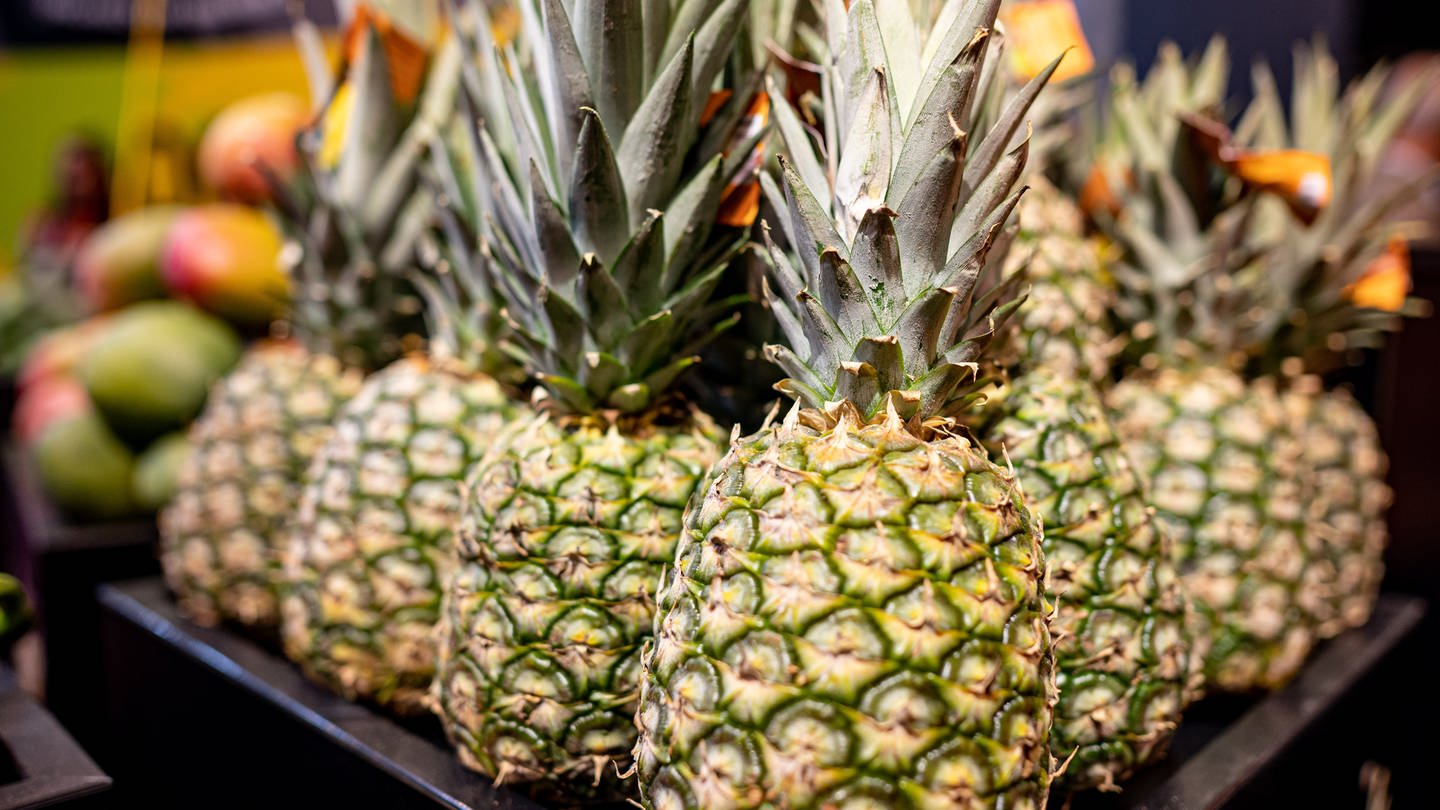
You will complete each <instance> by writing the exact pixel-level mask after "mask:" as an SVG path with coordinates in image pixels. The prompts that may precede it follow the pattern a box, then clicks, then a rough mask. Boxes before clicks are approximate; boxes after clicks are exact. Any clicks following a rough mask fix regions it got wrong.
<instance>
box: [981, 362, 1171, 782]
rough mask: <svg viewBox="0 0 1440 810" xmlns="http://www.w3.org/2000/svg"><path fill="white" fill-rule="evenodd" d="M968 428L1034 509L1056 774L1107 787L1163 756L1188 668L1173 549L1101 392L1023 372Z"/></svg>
mask: <svg viewBox="0 0 1440 810" xmlns="http://www.w3.org/2000/svg"><path fill="white" fill-rule="evenodd" d="M986 416H987V417H989V423H988V424H985V425H983V426H981V427H980V428H979V429H980V431H981V434H982V436H983V437H984V443H985V445H986V446H987V447H988V448H989V449H990V451H991V457H992V458H996V459H1000V458H1004V459H1005V460H1007V461H1008V462H1009V463H1010V464H1011V465H1012V466H1013V467H1014V469H1015V472H1016V474H1017V475H1018V476H1019V479H1020V482H1021V485H1022V487H1023V488H1024V494H1025V501H1026V503H1027V504H1029V506H1030V508H1031V509H1032V510H1033V511H1034V512H1036V513H1037V514H1038V515H1040V517H1041V518H1042V519H1043V521H1044V525H1045V538H1044V550H1045V558H1046V560H1047V561H1048V562H1049V574H1048V578H1047V582H1046V587H1047V592H1048V593H1049V594H1050V595H1051V598H1052V599H1054V601H1055V618H1054V622H1053V624H1052V629H1053V631H1054V633H1055V663H1056V668H1057V670H1058V678H1057V679H1058V684H1059V689H1060V701H1059V703H1058V705H1057V706H1056V709H1055V725H1054V727H1053V729H1052V730H1051V734H1050V745H1051V749H1052V751H1053V752H1054V754H1055V757H1056V758H1057V759H1061V760H1064V759H1065V758H1067V757H1070V755H1071V754H1072V752H1073V753H1074V758H1073V759H1072V760H1071V762H1070V764H1069V766H1068V767H1067V768H1066V770H1065V772H1064V774H1063V775H1062V777H1061V778H1060V779H1059V780H1058V782H1059V784H1058V786H1059V787H1062V788H1064V789H1067V790H1077V789H1084V788H1090V787H1105V788H1108V787H1112V786H1114V785H1115V784H1116V783H1118V782H1120V781H1122V780H1124V779H1125V778H1127V777H1128V776H1129V775H1130V774H1131V773H1132V772H1133V771H1134V770H1135V768H1137V767H1138V766H1140V765H1143V764H1145V763H1146V762H1149V761H1151V760H1153V759H1155V758H1157V757H1158V756H1160V755H1161V754H1162V753H1163V752H1164V750H1165V748H1166V745H1167V744H1168V742H1169V740H1170V737H1171V734H1172V733H1173V731H1174V729H1175V727H1176V726H1177V724H1178V723H1179V721H1180V715H1181V712H1182V710H1183V709H1184V706H1185V703H1186V697H1187V690H1188V687H1189V684H1188V680H1189V677H1188V673H1189V672H1190V662H1189V657H1190V649H1189V643H1190V642H1189V638H1188V637H1187V634H1186V629H1185V622H1186V617H1185V607H1186V606H1185V597H1184V594H1183V593H1182V591H1181V587H1180V582H1179V576H1178V574H1177V573H1176V570H1175V565H1174V560H1173V558H1172V552H1171V549H1170V548H1169V547H1168V545H1169V544H1168V543H1167V538H1166V535H1165V534H1164V532H1162V531H1161V529H1160V526H1159V525H1158V522H1157V521H1156V520H1155V519H1154V518H1153V516H1152V515H1151V513H1150V509H1149V507H1148V506H1147V504H1146V501H1145V498H1144V493H1143V491H1142V489H1141V486H1140V482H1139V478H1138V477H1137V476H1136V475H1135V472H1134V471H1133V470H1132V469H1131V467H1130V463H1129V461H1128V460H1127V459H1126V457H1125V455H1124V453H1123V451H1122V448H1121V446H1120V442H1119V439H1118V438H1117V436H1116V434H1115V430H1114V428H1113V427H1112V426H1111V424H1110V421H1109V419H1108V417H1107V416H1106V414H1105V409H1104V405H1103V403H1102V401H1101V395H1100V393H1099V391H1098V389H1096V388H1095V387H1094V386H1093V385H1091V384H1090V383H1088V382H1085V381H1083V380H1079V379H1076V378H1074V377H1071V376H1067V375H1065V374H1062V373H1057V372H1056V371H1055V370H1053V369H1049V368H1047V369H1044V370H1041V371H1037V372H1031V373H1026V374H1021V375H1020V376H1018V377H1017V378H1016V379H1015V380H1014V381H1012V382H1011V383H1009V384H1008V385H1007V393H1006V394H1005V396H1004V397H1002V398H1001V400H1000V405H999V406H998V407H996V406H988V407H987V408H986Z"/></svg>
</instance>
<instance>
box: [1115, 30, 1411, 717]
mask: <svg viewBox="0 0 1440 810" xmlns="http://www.w3.org/2000/svg"><path fill="white" fill-rule="evenodd" d="M1316 67H1317V65H1316V64H1309V65H1307V64H1305V63H1304V62H1303V60H1302V63H1301V65H1300V68H1301V69H1300V70H1299V71H1297V75H1298V76H1300V77H1301V78H1300V83H1299V84H1297V88H1296V94H1295V98H1296V105H1297V106H1296V108H1295V114H1294V115H1293V116H1292V119H1291V125H1293V126H1294V127H1295V132H1294V137H1293V138H1292V137H1291V136H1290V135H1289V134H1288V127H1287V124H1286V116H1285V114H1284V112H1283V109H1282V108H1281V107H1280V105H1279V102H1278V94H1276V93H1275V92H1274V88H1273V83H1272V82H1270V80H1269V75H1268V73H1266V72H1263V71H1261V72H1259V73H1257V100H1256V102H1255V103H1253V104H1252V105H1251V107H1250V108H1249V109H1248V110H1247V111H1246V113H1245V114H1244V115H1243V116H1241V118H1240V123H1239V124H1238V125H1237V129H1236V132H1235V134H1234V135H1233V138H1232V137H1231V135H1230V133H1229V132H1228V131H1226V130H1224V127H1223V126H1221V125H1219V124H1218V123H1214V122H1211V123H1206V119H1205V118H1194V117H1191V118H1188V119H1186V121H1188V122H1189V123H1182V119H1181V116H1180V114H1181V113H1188V114H1191V115H1192V116H1193V115H1194V114H1200V115H1203V116H1218V115H1219V114H1220V110H1219V99H1220V94H1221V93H1222V92H1223V88H1224V87H1225V84H1226V75H1227V72H1228V68H1227V65H1226V60H1225V56H1224V49H1223V46H1222V45H1220V44H1218V43H1217V44H1214V45H1212V47H1211V48H1210V49H1209V51H1207V53H1206V54H1205V55H1204V57H1202V59H1201V60H1200V61H1199V62H1198V64H1197V66H1196V67H1195V68H1193V69H1190V68H1187V67H1186V66H1185V64H1184V63H1183V61H1182V60H1181V58H1180V56H1179V55H1178V52H1176V51H1175V50H1174V49H1173V48H1167V49H1166V50H1164V51H1162V54H1161V59H1160V62H1159V63H1158V65H1157V67H1156V68H1155V69H1154V70H1153V71H1152V72H1151V74H1150V76H1149V77H1147V79H1146V80H1145V82H1144V83H1143V84H1139V85H1137V84H1136V82H1135V81H1134V78H1133V76H1131V75H1130V74H1129V73H1128V72H1126V71H1121V72H1119V73H1118V74H1117V76H1116V81H1115V99H1114V110H1115V113H1114V120H1115V123H1116V137H1111V138H1109V139H1107V141H1106V143H1105V144H1103V145H1102V147H1101V150H1102V151H1101V152H1100V155H1099V161H1100V163H1099V165H1100V166H1101V167H1102V168H1101V169H1100V171H1101V172H1103V173H1104V174H1105V175H1106V178H1107V179H1106V181H1105V184H1106V185H1107V186H1108V188H1109V190H1110V191H1111V193H1113V195H1114V197H1115V198H1116V202H1117V203H1118V207H1116V208H1114V210H1113V214H1114V215H1113V216H1107V215H1105V214H1104V213H1103V212H1102V213H1101V215H1100V216H1099V217H1098V218H1097V219H1098V222H1099V224H1100V225H1101V227H1102V229H1103V230H1105V231H1106V234H1107V236H1109V237H1110V238H1111V239H1113V240H1114V241H1115V243H1116V245H1117V246H1118V248H1119V252H1120V253H1121V254H1122V258H1121V259H1120V261H1119V262H1118V263H1117V265H1116V267H1115V275H1116V277H1117V279H1119V281H1120V283H1121V284H1122V286H1123V287H1124V288H1125V290H1126V294H1125V295H1124V296H1123V299H1122V304H1123V305H1122V307H1121V308H1120V309H1119V311H1118V313H1119V315H1120V317H1121V320H1123V321H1124V322H1125V325H1126V326H1127V327H1128V328H1129V330H1130V332H1131V334H1132V336H1133V338H1134V341H1133V342H1132V345H1131V352H1130V354H1129V356H1128V357H1126V358H1125V364H1124V372H1125V378H1124V379H1123V380H1122V381H1121V382H1120V383H1119V384H1117V385H1116V387H1115V388H1114V389H1113V390H1112V391H1111V393H1110V396H1109V404H1110V406H1111V408H1112V409H1113V410H1114V412H1115V418H1116V422H1117V426H1118V428H1119V429H1120V431H1121V434H1122V437H1123V438H1125V439H1126V440H1127V445H1126V446H1127V449H1128V450H1129V451H1130V452H1131V453H1132V456H1133V458H1134V461H1135V463H1136V466H1137V467H1138V468H1139V469H1140V471H1141V472H1142V474H1143V475H1144V477H1146V478H1147V479H1148V480H1149V482H1150V490H1151V494H1152V498H1153V502H1154V504H1155V505H1156V507H1158V509H1159V514H1160V517H1161V518H1162V520H1163V522H1164V523H1165V524H1166V525H1167V526H1168V527H1169V528H1170V529H1171V530H1172V532H1173V536H1174V537H1175V539H1176V541H1177V555H1178V565H1179V567H1180V571H1181V573H1182V577H1183V579H1184V582H1185V584H1186V590H1187V591H1188V592H1189V594H1190V595H1191V597H1192V598H1193V599H1194V601H1195V605H1196V607H1197V608H1198V609H1197V610H1196V611H1195V612H1194V614H1193V615H1194V616H1195V619H1196V620H1195V625H1194V627H1193V628H1192V634H1193V635H1194V637H1195V641H1196V645H1197V651H1196V654H1199V655H1201V656H1202V660H1203V668H1204V674H1205V676H1206V680H1207V682H1208V683H1209V684H1210V685H1211V686H1213V687H1215V688H1218V689H1222V690H1246V689H1254V688H1271V687H1274V686H1277V685H1279V684H1282V683H1284V682H1285V681H1286V680H1287V679H1289V678H1290V677H1292V676H1293V675H1294V674H1295V672H1296V671H1298V669H1299V668H1300V666H1301V665H1302V664H1303V663H1304V660H1305V658H1306V656H1307V655H1308V653H1309V651H1310V649H1311V648H1312V647H1313V645H1314V643H1315V642H1316V641H1317V640H1318V639H1320V638H1323V637H1325V636H1327V635H1331V634H1333V633H1334V632H1336V631H1338V629H1341V628H1343V627H1344V626H1345V625H1346V623H1347V620H1344V619H1341V617H1342V616H1348V617H1350V618H1349V620H1348V621H1355V620H1357V619H1360V618H1363V616H1364V615H1367V614H1368V604H1369V602H1370V601H1373V593H1374V590H1373V589H1374V587H1375V583H1376V581H1377V580H1378V576H1377V571H1378V565H1379V561H1378V551H1379V547H1380V546H1382V545H1383V539H1380V536H1379V535H1378V534H1377V532H1383V529H1379V528H1378V527H1377V525H1376V523H1375V521H1376V520H1378V519H1379V518H1378V514H1379V512H1380V510H1381V509H1383V503H1384V501H1385V497H1384V495H1383V492H1381V491H1380V490H1378V489H1377V487H1383V484H1380V483H1378V481H1377V479H1376V478H1375V476H1376V475H1377V473H1378V470H1379V469H1380V468H1381V467H1382V466H1383V465H1382V464H1381V463H1379V462H1378V461H1377V459H1378V458H1379V450H1378V447H1373V446H1371V447H1369V448H1365V451H1363V452H1361V453H1360V454H1359V457H1360V458H1363V459H1367V460H1366V461H1357V464H1358V465H1361V466H1360V467H1358V468H1357V469H1354V470H1351V471H1348V472H1346V471H1342V468H1343V466H1344V462H1343V461H1341V460H1339V459H1337V458H1336V457H1335V452H1334V450H1333V448H1332V449H1330V450H1326V451H1323V452H1327V453H1329V458H1328V459H1326V458H1322V457H1319V456H1317V455H1316V453H1317V452H1321V451H1320V450H1318V449H1312V445H1314V444H1316V438H1315V434H1316V432H1317V431H1325V430H1329V429H1331V428H1330V426H1328V425H1326V424H1324V423H1323V422H1320V423H1317V422H1316V421H1315V419H1322V417H1320V416H1319V414H1320V413H1322V412H1324V413H1326V414H1327V415H1328V414H1333V413H1334V411H1333V410H1332V409H1328V408H1321V407H1318V404H1317V403H1313V402H1307V401H1305V400H1304V399H1303V397H1305V394H1304V393H1303V391H1304V386H1301V385H1297V383H1296V381H1295V380H1294V379H1293V376H1294V373H1295V372H1297V371H1299V370H1302V369H1304V368H1305V367H1306V361H1305V360H1303V359H1301V357H1302V356H1305V355H1311V354H1313V353H1314V352H1315V350H1317V349H1320V350H1324V349H1325V348H1326V347H1330V350H1332V351H1333V349H1334V347H1336V346H1337V345H1338V346H1341V347H1344V346H1346V345H1354V344H1355V343H1357V342H1360V341H1363V340H1369V339H1370V337H1369V336H1371V335H1373V331H1374V330H1375V329H1376V328H1377V327H1378V326H1380V325H1381V324H1382V323H1383V322H1385V321H1388V320H1391V317H1390V316H1389V315H1388V313H1379V314H1380V315H1382V316H1383V317H1382V318H1380V319H1379V320H1377V318H1376V317H1375V315H1376V314H1377V313H1374V312H1373V311H1372V312H1368V313H1366V312H1360V311H1358V310H1355V309H1354V308H1353V307H1351V308H1346V307H1344V306H1339V307H1338V308H1337V303H1338V302H1340V301H1341V300H1342V298H1343V292H1342V291H1343V289H1344V285H1346V284H1348V283H1350V282H1352V281H1354V280H1355V279H1356V278H1357V277H1358V275H1359V274H1360V273H1361V272H1363V270H1364V268H1365V267H1366V266H1367V265H1368V263H1369V262H1370V261H1371V260H1372V259H1374V258H1375V257H1376V256H1377V255H1379V254H1380V253H1381V252H1382V251H1383V245H1384V229H1383V228H1381V227H1379V220H1380V216H1381V215H1382V214H1383V212H1384V210H1385V209H1386V208H1387V207H1388V205H1387V204H1386V203H1385V202H1380V203H1374V204H1362V203H1360V202H1359V198H1360V195H1361V194H1362V193H1363V192H1364V190H1365V182H1366V179H1367V176H1368V174H1369V170H1368V165H1373V163H1372V162H1371V161H1372V159H1373V155H1374V153H1375V151H1376V150H1378V149H1379V148H1380V146H1382V145H1383V143H1384V142H1385V141H1386V140H1388V138H1389V132H1393V127H1394V126H1395V125H1397V124H1398V120H1397V118H1403V113H1400V112H1397V109H1398V108H1397V107H1395V106H1392V107H1390V108H1388V109H1386V110H1381V109H1379V108H1378V106H1376V105H1375V103H1374V100H1375V92H1376V91H1378V83H1379V79H1377V78H1376V77H1373V76H1372V77H1371V78H1369V79H1367V80H1366V81H1365V82H1364V83H1362V84H1361V85H1359V86H1358V88H1359V89H1357V90H1352V91H1351V92H1350V93H1348V94H1347V95H1346V96H1345V97H1344V100H1343V102H1342V103H1339V104H1337V101H1336V94H1337V85H1338V81H1337V80H1336V79H1335V74H1334V68H1333V64H1330V65H1328V66H1327V67H1324V68H1323V69H1321V70H1319V71H1318V72H1317V71H1316ZM1367 88H1368V90H1367ZM1401 103H1402V104H1404V103H1408V102H1401ZM1317 105H1318V106H1317ZM1217 141H1218V142H1219V143H1218V145H1217ZM1367 155H1369V156H1370V157H1369V158H1367V157H1366V156H1367ZM1262 160H1268V161H1272V162H1273V164H1274V165H1289V164H1290V163H1293V164H1295V165H1297V166H1307V167H1309V166H1313V167H1315V168H1313V169H1308V168H1307V169H1306V170H1305V172H1304V173H1303V174H1302V173H1299V172H1298V171H1296V172H1293V173H1294V174H1295V175H1296V176H1295V177H1294V178H1293V182H1287V183H1281V182H1279V181H1272V180H1269V179H1268V178H1265V177H1264V176H1262V175H1261V174H1260V173H1259V172H1258V171H1257V170H1256V169H1255V166H1257V165H1258V164H1259V162H1260V161H1262ZM1367 164H1368V165H1367ZM1219 165H1224V166H1226V167H1227V170H1226V171H1221V170H1220V169H1219V168H1218V166H1219ZM1332 167H1333V171H1332ZM1272 168H1273V166H1272ZM1297 219H1298V220H1299V221H1297ZM1307 220H1308V221H1309V222H1307ZM1352 312H1353V313H1354V317H1351V315H1350V314H1349V313H1352ZM1325 353H1326V352H1325V351H1321V352H1320V354H1325ZM1309 413H1314V414H1316V416H1315V417H1313V418H1312V417H1309V416H1306V414H1309ZM1343 421H1344V423H1345V424H1347V425H1349V426H1350V427H1349V428H1348V429H1347V433H1346V434H1345V435H1348V436H1351V437H1356V439H1357V440H1358V441H1360V442H1363V441H1364V439H1360V438H1359V437H1361V436H1364V435H1365V432H1364V431H1363V430H1362V429H1359V428H1356V427H1353V425H1354V423H1355V422H1356V421H1358V420H1357V419H1356V418H1355V417H1354V415H1353V412H1352V414H1351V416H1350V418H1349V419H1345V420H1343ZM1370 435H1372V436H1373V433H1372V434H1370ZM1327 444H1328V443H1327ZM1337 475H1338V477H1339V478H1341V479H1342V481H1343V482H1344V484H1346V485H1347V486H1343V487H1342V488H1343V489H1345V490H1346V492H1344V493H1342V494H1339V495H1333V496H1332V494H1331V493H1330V492H1329V491H1328V490H1333V489H1334V488H1335V479H1336V478H1337ZM1322 482H1324V483H1322ZM1347 509H1353V510H1355V511H1354V512H1350V513H1348V514H1349V515H1350V516H1349V517H1346V518H1343V519H1342V518H1341V515H1340V513H1341V512H1345V510H1347ZM1354 588H1361V589H1362V590H1361V591H1360V592H1356V591H1355V590H1353V589H1354Z"/></svg>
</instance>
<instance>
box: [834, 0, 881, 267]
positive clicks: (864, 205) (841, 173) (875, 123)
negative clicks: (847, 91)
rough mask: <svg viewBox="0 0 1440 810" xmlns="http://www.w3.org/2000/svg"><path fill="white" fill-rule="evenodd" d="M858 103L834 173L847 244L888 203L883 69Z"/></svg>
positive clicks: (839, 217) (839, 219)
mask: <svg viewBox="0 0 1440 810" xmlns="http://www.w3.org/2000/svg"><path fill="white" fill-rule="evenodd" d="M860 2H868V0H860ZM856 104H857V108H856V110H855V117H854V119H853V120H852V122H851V127H850V132H849V134H848V136H847V137H846V140H845V147H844V149H843V150H842V151H841V154H840V164H839V169H838V170H837V171H836V174H835V213H836V220H837V223H838V225H839V228H838V230H839V231H840V235H841V238H843V239H845V240H846V242H847V244H848V242H849V240H850V239H851V238H852V237H853V236H854V234H855V231H856V229H857V228H859V226H860V219H861V217H863V216H865V212H866V211H869V210H870V209H872V208H876V207H878V206H881V205H884V204H885V191H886V189H887V188H888V187H889V183H890V160H891V152H890V146H891V132H890V126H891V120H890V103H889V93H888V92H887V91H886V82H885V73H884V71H881V70H875V71H873V72H871V74H870V76H869V78H868V79H867V80H866V81H865V84H864V90H863V92H862V93H861V94H860V96H859V98H858V100H857V102H856Z"/></svg>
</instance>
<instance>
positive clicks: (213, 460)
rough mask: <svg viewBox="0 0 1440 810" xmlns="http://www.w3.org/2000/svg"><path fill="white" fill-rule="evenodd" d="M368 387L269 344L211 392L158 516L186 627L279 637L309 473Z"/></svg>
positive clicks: (327, 360)
mask: <svg viewBox="0 0 1440 810" xmlns="http://www.w3.org/2000/svg"><path fill="white" fill-rule="evenodd" d="M363 379H364V375H363V374H362V373H361V372H360V371H359V370H358V369H353V368H346V367H345V366H343V365H342V364H341V362H340V361H339V360H337V359H336V358H335V357H332V356H329V355H324V354H313V353H311V352H310V351H308V350H306V349H305V348H304V347H302V346H301V345H300V344H298V343H295V342H290V341H279V340H270V341H264V342H261V343H259V344H257V345H256V346H254V347H253V348H251V349H250V350H248V351H247V352H246V353H245V356H244V357H243V358H242V359H241V361H240V363H239V365H237V366H236V368H235V370H234V371H233V372H231V373H230V374H229V375H228V376H226V377H225V378H224V379H222V380H221V381H220V382H218V383H217V384H216V385H215V386H214V388H212V390H211V391H210V395H209V398H208V399H207V400H206V405H205V412H204V413H203V414H201V416H200V418H199V419H197V420H196V422H195V424H194V426H193V427H192V428H191V430H190V435H189V442H190V447H191V450H190V455H189V456H188V457H187V459H186V461H185V463H184V464H183V465H182V466H181V469H180V472H179V478H178V483H177V489H176V493H175V497H174V499H173V500H172V501H171V502H170V503H169V504H168V505H167V506H166V507H165V508H164V509H163V510H161V512H160V515H159V525H160V562H161V565H162V567H163V569H164V572H165V581H166V582H167V583H168V584H169V586H170V589H171V590H172V591H173V592H174V593H175V596H176V599H177V601H178V602H179V604H180V608H181V610H183V611H184V612H185V614H186V615H188V616H189V617H190V618H191V619H194V620H195V621H197V622H199V623H201V624H206V625H214V624H218V623H220V622H221V621H222V620H224V621H233V622H237V623H239V624H242V625H245V626H247V627H250V628H252V629H255V630H258V631H260V632H262V633H274V632H275V631H276V629H277V628H278V626H279V623H280V610H279V605H280V590H281V584H282V582H283V571H282V566H281V555H282V551H283V544H284V538H285V531H284V530H285V526H286V524H287V522H288V521H289V520H290V518H291V516H292V515H293V514H294V513H295V510H296V506H297V504H298V503H299V500H300V492H301V488H302V478H303V476H304V473H305V468H306V467H307V466H308V465H309V463H310V460H311V458H313V457H314V455H315V453H316V452H317V451H318V450H319V448H320V447H321V446H322V445H323V444H324V443H325V442H326V441H327V440H328V439H329V437H330V435H331V433H332V430H333V427H332V424H333V420H334V417H335V413H336V411H337V410H339V408H340V406H341V405H342V404H343V403H344V402H346V401H347V400H349V399H350V398H351V397H352V396H354V395H355V394H356V393H357V392H358V391H359V389H360V386H361V383H362V381H363Z"/></svg>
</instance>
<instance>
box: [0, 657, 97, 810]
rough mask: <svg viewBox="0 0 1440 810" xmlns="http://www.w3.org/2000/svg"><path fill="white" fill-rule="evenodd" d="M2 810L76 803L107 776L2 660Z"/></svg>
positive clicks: (0, 666)
mask: <svg viewBox="0 0 1440 810" xmlns="http://www.w3.org/2000/svg"><path fill="white" fill-rule="evenodd" d="M0 757H4V759H5V761H4V763H3V767H0V770H3V771H4V772H3V773H0V810H18V808H29V807H53V806H57V805H59V806H72V807H78V806H79V804H80V803H82V802H84V800H85V799H87V798H90V797H94V796H95V795H96V794H99V793H103V792H104V791H105V790H107V789H108V788H109V787H110V784H111V782H110V777H109V776H106V775H105V772H104V771H102V770H100V768H99V767H98V766H96V764H95V763H94V761H92V760H91V759H90V757H89V756H88V755H86V753H85V751H84V750H82V749H81V748H80V746H79V745H78V744H76V742H75V740H73V739H72V738H71V737H70V735H69V734H67V733H66V732H65V729H63V728H61V727H60V724H59V723H57V722H55V718H54V717H52V716H51V715H50V713H49V712H47V711H45V709H44V707H42V706H41V705H40V704H39V703H37V702H36V701H35V699H34V698H32V697H31V696H30V695H28V694H26V693H25V692H23V691H21V689H20V688H19V687H18V686H16V684H15V677H14V674H13V673H11V672H10V670H9V669H7V668H6V667H5V666H4V665H3V664H0Z"/></svg>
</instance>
